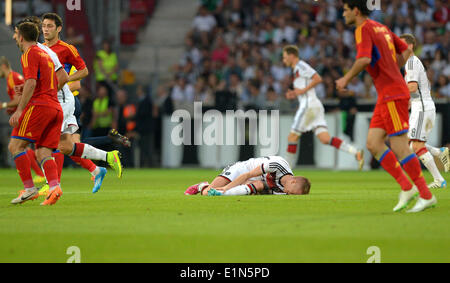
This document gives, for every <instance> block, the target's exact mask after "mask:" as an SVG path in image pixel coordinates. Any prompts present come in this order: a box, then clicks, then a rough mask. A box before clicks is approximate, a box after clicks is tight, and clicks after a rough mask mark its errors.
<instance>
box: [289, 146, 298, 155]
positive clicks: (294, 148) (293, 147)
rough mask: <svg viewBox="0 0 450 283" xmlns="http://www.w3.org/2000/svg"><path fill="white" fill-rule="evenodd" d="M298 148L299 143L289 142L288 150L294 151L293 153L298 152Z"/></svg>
mask: <svg viewBox="0 0 450 283" xmlns="http://www.w3.org/2000/svg"><path fill="white" fill-rule="evenodd" d="M297 148H298V145H297V144H295V143H292V144H289V146H288V150H287V152H289V153H292V154H296V153H297Z"/></svg>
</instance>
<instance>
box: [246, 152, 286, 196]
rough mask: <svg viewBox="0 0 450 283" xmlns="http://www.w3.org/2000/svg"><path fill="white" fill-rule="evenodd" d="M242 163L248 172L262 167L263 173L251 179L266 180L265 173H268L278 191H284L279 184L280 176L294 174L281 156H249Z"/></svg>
mask: <svg viewBox="0 0 450 283" xmlns="http://www.w3.org/2000/svg"><path fill="white" fill-rule="evenodd" d="M242 163H243V165H244V166H246V167H247V170H248V172H250V171H252V170H254V169H255V168H258V167H260V168H261V169H262V171H263V175H261V176H259V177H256V178H253V179H252V181H256V180H259V181H263V182H266V181H267V180H266V178H267V174H270V175H271V177H272V178H271V179H272V180H273V181H274V183H275V185H276V186H277V187H278V189H280V190H281V191H280V192H283V191H284V187H283V185H282V184H281V178H283V177H284V176H286V175H294V174H293V173H292V169H291V167H290V166H289V163H288V162H287V161H286V160H285V159H284V158H283V157H281V156H268V157H260V158H251V159H249V160H247V161H243V162H242Z"/></svg>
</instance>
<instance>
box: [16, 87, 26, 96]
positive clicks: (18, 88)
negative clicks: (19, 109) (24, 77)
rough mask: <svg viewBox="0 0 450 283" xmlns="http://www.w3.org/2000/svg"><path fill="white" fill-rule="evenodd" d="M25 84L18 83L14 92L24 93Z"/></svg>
mask: <svg viewBox="0 0 450 283" xmlns="http://www.w3.org/2000/svg"><path fill="white" fill-rule="evenodd" d="M23 86H24V85H16V86H14V92H15V93H16V95H22V92H23Z"/></svg>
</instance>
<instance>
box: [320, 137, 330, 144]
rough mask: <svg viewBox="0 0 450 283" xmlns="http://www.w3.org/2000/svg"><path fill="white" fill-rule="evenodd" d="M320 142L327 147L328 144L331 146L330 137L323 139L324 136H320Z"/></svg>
mask: <svg viewBox="0 0 450 283" xmlns="http://www.w3.org/2000/svg"><path fill="white" fill-rule="evenodd" d="M319 141H320V142H321V143H322V144H324V145H327V144H330V141H331V140H330V137H323V136H320V137H319Z"/></svg>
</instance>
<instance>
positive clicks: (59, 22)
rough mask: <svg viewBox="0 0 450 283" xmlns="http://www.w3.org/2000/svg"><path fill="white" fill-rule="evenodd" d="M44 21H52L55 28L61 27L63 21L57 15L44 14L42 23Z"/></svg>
mask: <svg viewBox="0 0 450 283" xmlns="http://www.w3.org/2000/svg"><path fill="white" fill-rule="evenodd" d="M44 20H52V21H54V22H55V25H56V27H57V28H58V27H62V26H63V21H62V19H61V17H60V16H59V15H58V14H56V13H47V14H44V15H43V16H42V21H44Z"/></svg>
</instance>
